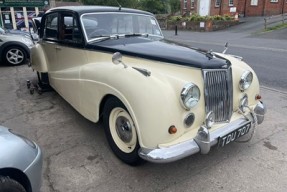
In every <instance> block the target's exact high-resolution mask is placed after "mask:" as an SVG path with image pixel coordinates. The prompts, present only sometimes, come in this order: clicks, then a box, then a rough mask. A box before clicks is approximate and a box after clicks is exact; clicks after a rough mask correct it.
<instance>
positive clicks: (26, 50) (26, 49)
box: [0, 41, 30, 58]
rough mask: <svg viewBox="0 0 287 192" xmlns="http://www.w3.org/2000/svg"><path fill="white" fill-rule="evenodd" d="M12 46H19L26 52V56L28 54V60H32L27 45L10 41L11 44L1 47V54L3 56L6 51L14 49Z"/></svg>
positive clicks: (7, 43)
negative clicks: (10, 48)
mask: <svg viewBox="0 0 287 192" xmlns="http://www.w3.org/2000/svg"><path fill="white" fill-rule="evenodd" d="M12 46H18V47H20V48H22V49H23V50H24V51H25V54H26V57H27V58H30V54H29V53H30V50H29V48H28V47H27V45H25V44H24V43H21V42H18V41H9V42H6V43H4V44H3V45H2V46H1V47H0V54H1V56H2V54H3V53H4V51H5V50H6V49H7V48H9V47H12Z"/></svg>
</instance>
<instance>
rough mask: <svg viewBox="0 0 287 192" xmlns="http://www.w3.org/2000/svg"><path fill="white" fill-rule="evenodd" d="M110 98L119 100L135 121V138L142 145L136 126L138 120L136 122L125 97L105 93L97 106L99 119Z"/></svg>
mask: <svg viewBox="0 0 287 192" xmlns="http://www.w3.org/2000/svg"><path fill="white" fill-rule="evenodd" d="M110 98H115V99H118V100H119V101H121V102H122V103H123V105H124V106H125V107H126V109H127V110H128V113H129V114H130V116H131V117H132V119H133V121H134V123H135V127H136V133H137V138H138V142H139V145H140V146H142V140H141V134H140V130H139V127H138V122H137V119H136V117H135V114H134V112H133V110H132V108H131V105H130V104H129V103H128V101H126V100H125V99H123V98H120V97H118V96H116V95H113V94H107V95H105V96H104V97H103V98H102V99H101V102H100V105H99V106H100V107H99V113H98V114H99V120H101V121H102V119H103V111H104V107H105V104H106V102H107V101H108V100H109V99H110Z"/></svg>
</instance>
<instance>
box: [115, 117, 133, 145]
mask: <svg viewBox="0 0 287 192" xmlns="http://www.w3.org/2000/svg"><path fill="white" fill-rule="evenodd" d="M116 130H117V133H118V136H119V137H120V138H121V140H122V141H123V142H125V143H128V142H130V141H131V139H132V128H131V124H130V122H129V120H128V119H127V118H125V117H118V118H117V120H116Z"/></svg>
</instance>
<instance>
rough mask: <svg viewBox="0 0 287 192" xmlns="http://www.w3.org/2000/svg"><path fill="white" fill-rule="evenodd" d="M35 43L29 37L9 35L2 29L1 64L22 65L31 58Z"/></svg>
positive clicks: (0, 36) (0, 40) (0, 39)
mask: <svg viewBox="0 0 287 192" xmlns="http://www.w3.org/2000/svg"><path fill="white" fill-rule="evenodd" d="M33 45H34V42H33V41H32V40H31V38H30V36H29V35H21V34H13V33H7V32H6V31H5V30H3V29H0V63H1V64H8V65H20V64H23V63H25V62H26V61H27V59H28V58H29V57H30V49H31V48H32V47H33Z"/></svg>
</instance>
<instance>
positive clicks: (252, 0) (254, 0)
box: [250, 0, 258, 6]
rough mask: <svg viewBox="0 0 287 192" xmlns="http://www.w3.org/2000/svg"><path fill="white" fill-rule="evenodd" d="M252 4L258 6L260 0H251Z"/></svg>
mask: <svg viewBox="0 0 287 192" xmlns="http://www.w3.org/2000/svg"><path fill="white" fill-rule="evenodd" d="M250 5H252V6H257V5H258V0H251V2H250Z"/></svg>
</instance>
